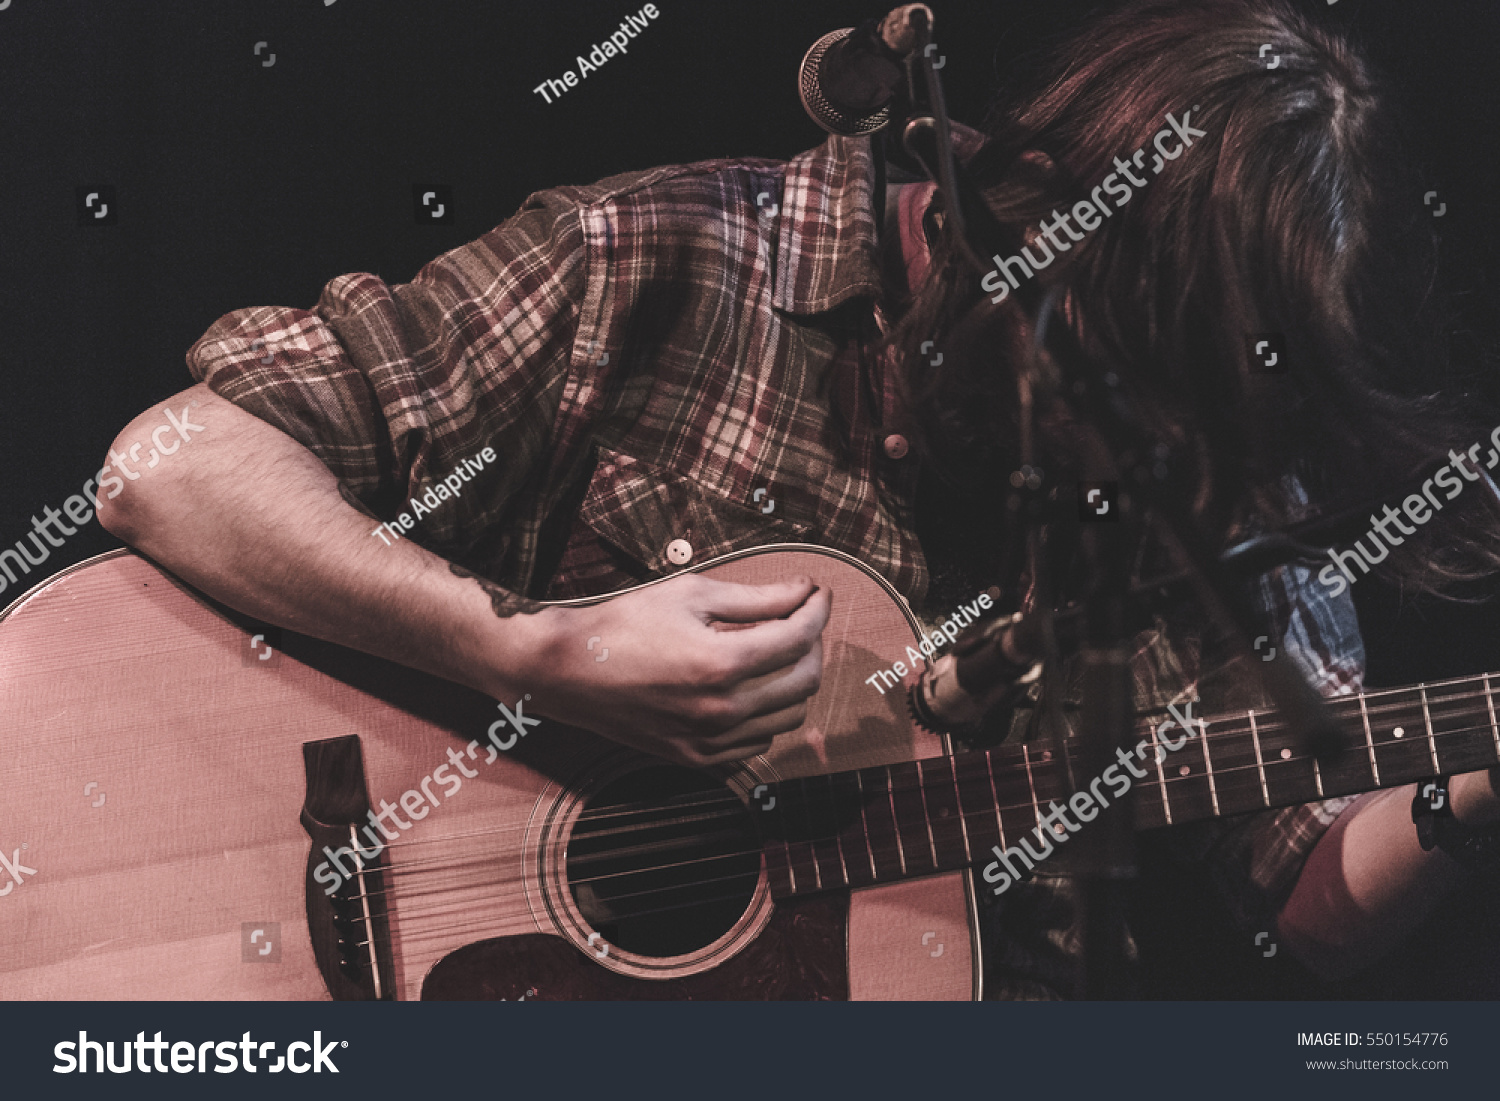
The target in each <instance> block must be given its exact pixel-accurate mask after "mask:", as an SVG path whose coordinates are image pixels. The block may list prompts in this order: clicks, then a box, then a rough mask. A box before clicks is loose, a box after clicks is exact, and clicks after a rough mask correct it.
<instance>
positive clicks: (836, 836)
mask: <svg viewBox="0 0 1500 1101" xmlns="http://www.w3.org/2000/svg"><path fill="white" fill-rule="evenodd" d="M828 808H829V810H830V811H835V810H836V805H835V803H834V798H833V774H832V773H829V774H828ZM834 824H835V828H834V831H833V846H834V849H835V850H836V851H837V852H838V854H839V871H840V872H842V873H843V875H844V886H845V887H847V886H849V865H848V864H846V863H844V831H843V830H841V829H838V828H837V824H838V818H837V817H836V816H835V818H834Z"/></svg>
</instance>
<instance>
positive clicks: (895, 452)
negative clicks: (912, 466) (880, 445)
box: [885, 435, 911, 459]
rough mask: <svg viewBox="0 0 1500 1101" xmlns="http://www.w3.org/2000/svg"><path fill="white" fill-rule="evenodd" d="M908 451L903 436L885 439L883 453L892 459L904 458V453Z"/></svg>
mask: <svg viewBox="0 0 1500 1101" xmlns="http://www.w3.org/2000/svg"><path fill="white" fill-rule="evenodd" d="M910 449H911V448H910V445H909V444H908V443H907V442H906V437H905V436H902V435H890V436H887V437H886V438H885V453H886V454H887V455H889V456H890V457H891V458H893V459H904V458H906V453H907V451H909V450H910Z"/></svg>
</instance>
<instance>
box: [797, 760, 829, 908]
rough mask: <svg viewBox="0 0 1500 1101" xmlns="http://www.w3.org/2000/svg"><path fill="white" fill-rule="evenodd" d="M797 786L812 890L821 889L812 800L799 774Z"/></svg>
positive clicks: (821, 875) (820, 872) (805, 779)
mask: <svg viewBox="0 0 1500 1101" xmlns="http://www.w3.org/2000/svg"><path fill="white" fill-rule="evenodd" d="M797 786H798V787H799V788H801V790H802V821H803V824H805V825H806V826H807V856H808V859H810V860H811V861H812V866H813V890H815V891H821V890H822V889H823V870H822V869H821V868H819V867H818V847H817V846H818V840H817V836H816V831H815V830H814V829H813V824H812V800H811V799H809V798H808V797H807V777H806V776H799V777H798V778H797Z"/></svg>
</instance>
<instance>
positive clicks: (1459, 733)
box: [903, 712, 1483, 814]
mask: <svg viewBox="0 0 1500 1101" xmlns="http://www.w3.org/2000/svg"><path fill="white" fill-rule="evenodd" d="M1246 714H1247V716H1249V717H1252V718H1253V715H1254V712H1247V713H1246ZM1253 725H1254V727H1255V731H1256V732H1258V723H1255V724H1253ZM1482 729H1483V725H1482V724H1481V725H1477V726H1472V727H1465V728H1461V729H1456V730H1449V731H1444V733H1443V735H1442V736H1443V737H1465V736H1468V735H1472V734H1473V733H1474V732H1475V731H1478V730H1482ZM1244 733H1245V732H1244V731H1239V732H1235V731H1232V730H1230V731H1226V732H1224V733H1222V734H1220V735H1218V737H1219V738H1221V739H1227V738H1234V737H1243V735H1244ZM986 757H987V758H988V754H986ZM1313 759H1314V758H1312V757H1311V756H1310V755H1298V756H1296V757H1292V758H1289V759H1288V760H1289V761H1305V760H1313ZM1250 767H1252V766H1250V765H1238V766H1233V767H1230V768H1227V769H1226V768H1220V769H1218V770H1217V772H1218V773H1219V774H1221V775H1225V776H1230V775H1233V774H1235V773H1237V772H1240V771H1242V770H1245V769H1249V768H1250ZM1193 779H1194V778H1192V777H1174V776H1168V777H1166V781H1165V782H1166V784H1167V785H1169V786H1170V785H1171V784H1173V783H1178V784H1190V783H1192V781H1193ZM903 790H905V789H903ZM993 791H994V789H993V788H992V794H993ZM995 804H996V808H997V809H998V810H1001V811H1004V810H1023V809H1025V807H1026V806H1028V805H1031V804H1030V802H1029V800H1028V802H1023V803H1015V804H1009V803H1007V804H1001V803H1000V802H999V800H998V798H997V799H995ZM964 813H974V814H980V813H989V812H988V811H972V812H964ZM1231 813H1235V812H1234V811H1231Z"/></svg>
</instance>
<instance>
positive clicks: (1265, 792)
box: [1245, 711, 1271, 807]
mask: <svg viewBox="0 0 1500 1101" xmlns="http://www.w3.org/2000/svg"><path fill="white" fill-rule="evenodd" d="M1245 714H1247V715H1249V716H1250V741H1251V742H1252V743H1254V745H1255V767H1256V768H1257V769H1258V770H1259V771H1260V797H1261V798H1262V799H1264V800H1265V801H1266V806H1268V807H1269V806H1270V805H1271V789H1270V788H1268V787H1266V761H1265V758H1264V757H1262V756H1261V752H1260V730H1259V729H1258V728H1257V727H1256V725H1255V712H1254V711H1246V712H1245Z"/></svg>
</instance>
